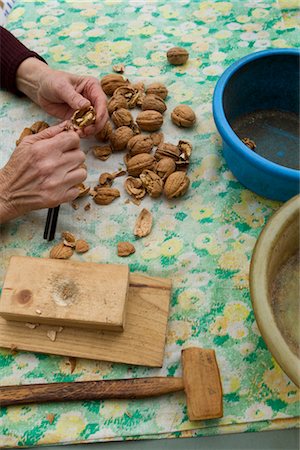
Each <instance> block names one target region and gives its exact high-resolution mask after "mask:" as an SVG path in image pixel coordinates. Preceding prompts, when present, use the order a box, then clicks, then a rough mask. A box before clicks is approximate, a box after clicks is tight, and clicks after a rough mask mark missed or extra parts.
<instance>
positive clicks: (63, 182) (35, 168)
mask: <svg viewBox="0 0 300 450" xmlns="http://www.w3.org/2000/svg"><path fill="white" fill-rule="evenodd" d="M64 125H65V124H64V123H63V124H60V125H56V126H54V127H49V128H47V129H46V130H44V131H42V132H40V133H38V134H35V135H33V136H28V137H26V138H24V139H23V140H22V142H21V143H20V144H19V145H18V147H17V148H16V149H15V151H14V152H13V154H12V156H11V158H10V159H9V161H8V163H7V164H6V165H5V166H4V168H3V169H1V170H0V223H5V222H7V221H8V220H11V219H14V218H16V217H19V216H22V215H23V214H25V213H27V212H29V211H32V210H35V209H41V208H53V207H55V206H58V205H59V204H61V203H64V202H69V201H72V200H74V199H75V198H76V197H77V196H78V193H79V190H78V188H76V187H74V186H75V185H77V184H79V183H82V182H83V181H84V180H85V179H86V176H87V173H86V170H85V169H83V168H81V167H79V166H80V165H81V164H82V163H83V162H84V160H85V154H84V153H83V152H82V151H81V150H80V148H79V142H80V139H79V136H78V134H77V133H75V132H74V131H63V129H64Z"/></svg>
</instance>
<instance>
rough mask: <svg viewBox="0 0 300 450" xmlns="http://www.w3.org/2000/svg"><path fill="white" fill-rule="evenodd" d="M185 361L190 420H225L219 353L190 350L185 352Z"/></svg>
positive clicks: (184, 382)
mask: <svg viewBox="0 0 300 450" xmlns="http://www.w3.org/2000/svg"><path fill="white" fill-rule="evenodd" d="M181 359H182V371H183V384H184V391H185V394H186V402H187V411H188V417H189V419H190V420H206V419H214V418H218V417H222V416H223V394H222V384H221V379H220V373H219V368H218V364H217V360H216V355H215V351H214V350H211V349H204V348H198V347H190V348H186V349H184V350H182V356H181Z"/></svg>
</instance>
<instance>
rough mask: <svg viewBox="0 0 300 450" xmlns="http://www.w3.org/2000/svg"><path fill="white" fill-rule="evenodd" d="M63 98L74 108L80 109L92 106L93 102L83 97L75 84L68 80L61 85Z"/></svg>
mask: <svg viewBox="0 0 300 450" xmlns="http://www.w3.org/2000/svg"><path fill="white" fill-rule="evenodd" d="M59 94H60V96H61V99H62V100H63V101H65V102H66V103H67V104H68V105H69V106H70V107H71V108H72V109H80V108H84V107H87V106H90V104H91V102H90V101H89V100H88V99H87V98H85V97H83V96H82V95H81V94H79V93H78V92H76V90H75V89H74V87H73V85H72V84H71V83H69V82H67V81H65V82H64V83H63V86H61V90H60V92H59Z"/></svg>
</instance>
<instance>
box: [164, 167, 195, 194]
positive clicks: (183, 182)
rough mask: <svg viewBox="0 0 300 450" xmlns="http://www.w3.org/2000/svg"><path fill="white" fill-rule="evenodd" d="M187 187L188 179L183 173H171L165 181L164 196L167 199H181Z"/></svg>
mask: <svg viewBox="0 0 300 450" xmlns="http://www.w3.org/2000/svg"><path fill="white" fill-rule="evenodd" d="M189 185H190V179H189V177H188V176H187V175H186V174H185V172H180V171H177V172H173V173H171V175H170V176H169V177H168V178H167V180H166V183H165V187H164V194H165V196H166V197H167V198H169V199H171V198H175V197H181V196H182V195H184V194H185V193H186V191H187V190H188V187H189Z"/></svg>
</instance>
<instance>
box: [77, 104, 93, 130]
mask: <svg viewBox="0 0 300 450" xmlns="http://www.w3.org/2000/svg"><path fill="white" fill-rule="evenodd" d="M95 122H96V111H95V110H94V108H93V106H86V107H85V108H81V109H77V111H75V112H74V114H73V116H72V117H71V123H72V125H73V126H74V128H84V127H87V126H89V125H93V124H94V123H95Z"/></svg>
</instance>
